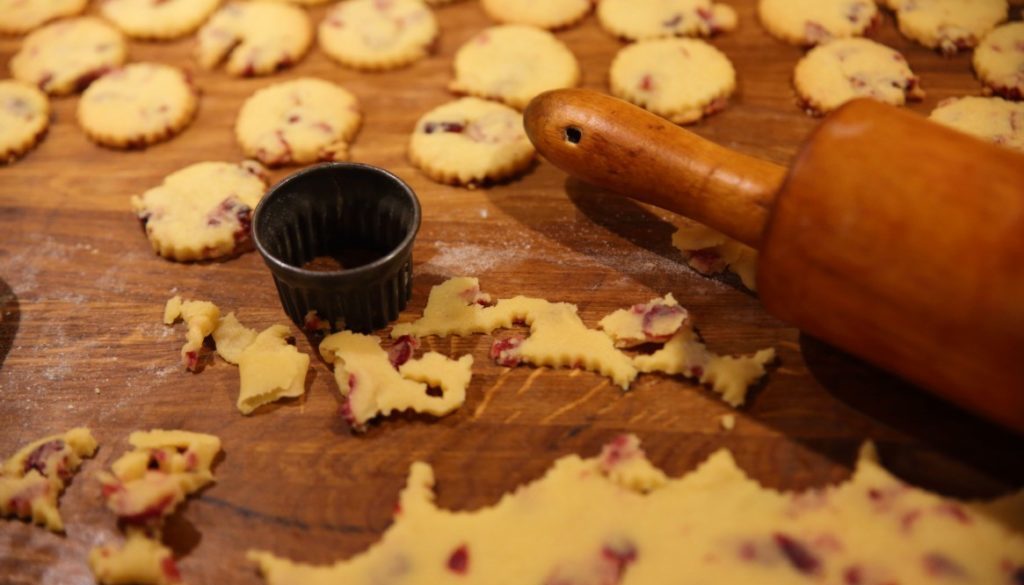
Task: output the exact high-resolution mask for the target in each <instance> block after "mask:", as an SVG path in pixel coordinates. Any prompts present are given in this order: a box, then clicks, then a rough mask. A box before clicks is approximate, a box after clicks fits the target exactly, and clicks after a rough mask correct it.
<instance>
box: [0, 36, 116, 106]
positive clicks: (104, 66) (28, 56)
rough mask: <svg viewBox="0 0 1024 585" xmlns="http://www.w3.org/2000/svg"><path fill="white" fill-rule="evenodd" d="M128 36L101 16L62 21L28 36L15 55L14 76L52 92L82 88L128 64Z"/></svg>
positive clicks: (12, 64) (49, 92)
mask: <svg viewBox="0 0 1024 585" xmlns="http://www.w3.org/2000/svg"><path fill="white" fill-rule="evenodd" d="M126 57H127V50H126V49H125V42H124V37H123V36H121V33H119V32H118V31H117V29H115V28H113V27H111V26H110V25H108V24H107V23H105V22H103V21H102V20H100V19H98V18H94V17H91V16H86V17H82V18H71V19H68V20H61V21H59V22H55V23H53V24H49V25H47V26H44V27H43V28H41V29H39V30H36V31H34V32H32V33H31V34H29V35H28V36H27V37H25V41H24V42H23V43H22V45H21V50H19V51H18V52H17V53H16V54H15V55H14V57H12V58H11V64H10V68H11V76H12V77H14V78H15V79H17V80H19V81H24V82H25V83H30V84H32V85H35V86H37V87H38V88H39V89H41V90H43V91H45V92H46V93H48V94H50V95H67V94H69V93H74V92H77V91H81V90H83V89H85V88H86V87H88V86H89V84H90V83H92V82H93V81H94V80H95V79H96V78H98V77H100V76H101V75H103V74H104V73H107V72H108V71H110V70H111V69H115V68H117V67H120V66H121V65H123V64H124V61H125V58H126Z"/></svg>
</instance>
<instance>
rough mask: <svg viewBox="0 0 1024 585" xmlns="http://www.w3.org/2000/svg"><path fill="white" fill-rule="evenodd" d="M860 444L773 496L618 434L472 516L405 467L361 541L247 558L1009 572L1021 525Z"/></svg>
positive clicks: (354, 571) (619, 569) (424, 566)
mask: <svg viewBox="0 0 1024 585" xmlns="http://www.w3.org/2000/svg"><path fill="white" fill-rule="evenodd" d="M871 451H872V450H871V449H865V450H863V452H862V456H861V457H860V459H859V461H858V464H857V468H856V471H855V472H854V474H853V476H852V477H851V478H850V479H849V480H848V481H846V482H845V483H843V484H840V485H838V486H829V487H825V488H820V489H811V490H806V491H802V492H779V491H775V490H772V489H767V488H764V487H762V486H761V485H759V484H758V483H757V482H755V481H753V480H751V479H750V478H749V477H747V476H746V475H745V474H744V473H743V471H741V470H740V469H739V467H738V466H737V465H736V462H735V460H734V459H733V457H732V455H731V454H730V453H729V451H728V450H725V449H721V450H719V451H717V452H716V453H714V454H712V455H711V456H710V457H709V458H708V459H707V460H706V461H705V462H704V463H702V464H701V465H700V466H698V467H697V468H696V469H695V470H694V471H691V472H690V473H689V474H687V475H684V476H683V477H681V478H679V479H669V478H667V477H665V476H664V474H662V473H661V472H660V471H659V470H658V469H656V468H655V467H654V466H653V465H651V464H650V462H648V461H647V459H646V457H645V456H644V453H643V451H642V450H641V449H640V447H639V442H638V440H637V439H636V437H633V436H623V437H619V438H617V439H615V440H614V441H612V442H611V443H610V444H609V445H607V446H606V447H605V448H604V450H603V451H602V452H601V454H600V455H599V456H597V457H593V458H589V459H581V458H580V457H578V456H576V455H568V456H566V457H563V458H562V459H559V460H558V461H556V462H555V463H554V464H553V466H552V467H551V469H550V470H549V471H548V472H547V473H546V474H545V475H544V476H543V477H542V478H540V479H538V480H536V481H534V482H532V483H530V484H528V485H525V486H523V487H520V488H518V489H517V490H515V491H514V492H512V493H509V494H507V495H505V496H504V497H503V498H502V499H501V500H500V501H499V502H498V503H497V504H495V505H492V506H490V507H486V508H482V509H479V510H475V511H472V512H469V511H448V510H443V509H440V508H438V507H437V506H436V504H435V502H434V500H435V496H434V484H435V481H434V473H433V470H432V468H431V467H430V466H429V465H427V464H426V463H422V462H417V463H414V464H413V465H412V466H411V468H410V471H409V479H408V482H407V484H406V487H405V489H404V490H403V491H402V493H401V496H400V499H399V505H398V506H397V507H396V512H395V521H394V523H393V524H392V525H391V527H390V528H388V530H387V531H386V532H385V533H384V535H383V537H382V538H381V540H380V541H379V542H378V543H377V544H376V545H374V546H373V547H371V548H369V549H368V550H366V551H365V552H363V553H360V554H357V555H355V556H354V557H352V558H350V559H348V560H343V561H338V562H336V563H334V564H333V565H328V566H314V565H308V564H302V563H297V562H293V561H290V560H287V559H284V558H281V557H278V556H275V555H274V554H272V553H269V552H265V551H255V550H252V551H249V552H248V558H249V559H250V560H251V561H252V562H254V563H256V564H257V565H258V567H259V570H260V572H261V573H262V575H263V578H264V580H265V582H266V583H267V585H286V584H292V583H374V582H379V581H380V580H381V579H382V578H383V577H382V576H390V575H393V574H395V572H396V571H400V572H401V575H402V579H403V581H404V582H409V583H413V582H415V583H447V582H455V581H456V580H460V579H461V580H465V581H466V582H467V583H468V582H473V583H497V582H501V583H549V584H553V583H591V584H593V583H619V582H628V583H637V584H647V583H650V584H660V583H667V582H672V580H673V579H674V578H677V577H678V576H680V575H686V576H689V577H690V578H691V580H695V582H701V583H762V584H774V583H778V584H783V583H787V584H788V583H861V584H865V585H866V584H881V583H906V584H910V583H931V582H935V581H941V580H943V579H946V580H949V581H950V582H953V581H954V580H956V579H958V576H961V575H970V578H971V580H973V581H974V582H977V583H993V584H996V583H1000V584H1001V583H1006V584H1010V583H1014V582H1015V578H1016V576H1018V575H1020V574H1021V572H1022V571H1024V536H1022V535H1020V534H1015V533H1013V532H1011V531H1010V530H1008V529H1007V528H1006V527H1005V526H1003V525H1002V524H1001V523H1000V519H999V518H998V516H992V515H989V514H985V513H979V512H977V511H976V510H975V509H973V508H972V507H969V506H967V505H964V504H962V503H961V502H958V501H955V500H952V499H947V498H943V497H941V496H938V495H935V494H932V493H929V492H926V491H924V490H922V489H918V488H914V487H912V486H909V485H907V484H905V483H903V482H902V481H900V480H899V479H897V478H895V477H893V476H892V475H891V474H890V473H888V472H887V471H886V470H885V469H884V468H883V467H882V466H881V465H880V464H879V463H878V462H877V461H875V460H874V459H872V458H871V456H870V453H871Z"/></svg>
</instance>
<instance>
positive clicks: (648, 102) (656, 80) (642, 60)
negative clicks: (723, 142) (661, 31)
mask: <svg viewBox="0 0 1024 585" xmlns="http://www.w3.org/2000/svg"><path fill="white" fill-rule="evenodd" d="M609 77H610V80H609V81H610V83H611V87H612V93H613V94H615V95H616V96H618V97H620V98H622V99H625V100H628V101H630V102H633V103H634V104H636V105H638V106H641V107H643V108H646V109H647V110H650V111H651V112H653V113H655V114H658V115H659V116H662V117H664V118H667V119H669V120H670V121H672V122H674V123H676V124H690V123H693V122H696V121H697V120H700V119H701V118H702V117H704V116H705V115H708V114H712V113H714V112H717V111H719V110H721V109H723V108H724V107H725V104H726V101H727V99H728V97H729V95H731V94H732V92H733V90H734V89H735V88H736V70H735V69H733V66H732V63H731V62H730V61H729V58H728V57H726V56H725V55H724V54H723V53H722V52H721V51H719V50H718V49H716V48H715V47H713V46H711V45H710V44H708V43H706V42H704V41H701V40H697V39H654V40H648V41H640V42H638V43H635V44H632V45H628V46H626V47H625V48H623V49H622V50H621V51H619V53H618V55H616V56H615V59H614V60H613V61H612V67H611V73H610V75H609Z"/></svg>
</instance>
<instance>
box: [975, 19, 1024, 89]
mask: <svg viewBox="0 0 1024 585" xmlns="http://www.w3.org/2000/svg"><path fill="white" fill-rule="evenodd" d="M974 71H975V72H977V74H978V78H980V79H981V81H982V83H984V84H985V86H986V89H987V90H988V91H990V92H991V93H994V94H996V95H1000V96H1003V97H1005V98H1007V99H1016V100H1020V99H1022V98H1024V22H1011V23H1010V24H1005V25H1003V26H1001V27H999V28H997V29H995V30H994V31H992V32H990V33H989V34H988V35H987V36H986V37H985V39H984V40H983V41H982V42H981V44H980V45H978V48H977V49H975V50H974Z"/></svg>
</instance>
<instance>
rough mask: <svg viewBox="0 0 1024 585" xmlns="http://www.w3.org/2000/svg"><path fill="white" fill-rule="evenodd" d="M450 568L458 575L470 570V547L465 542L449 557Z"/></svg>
mask: <svg viewBox="0 0 1024 585" xmlns="http://www.w3.org/2000/svg"><path fill="white" fill-rule="evenodd" d="M448 570H449V571H451V572H453V573H455V574H456V575H465V574H466V572H467V571H469V549H467V548H466V545H464V544H463V545H461V546H459V548H457V549H455V550H454V551H452V554H451V555H450V556H449V557H448Z"/></svg>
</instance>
